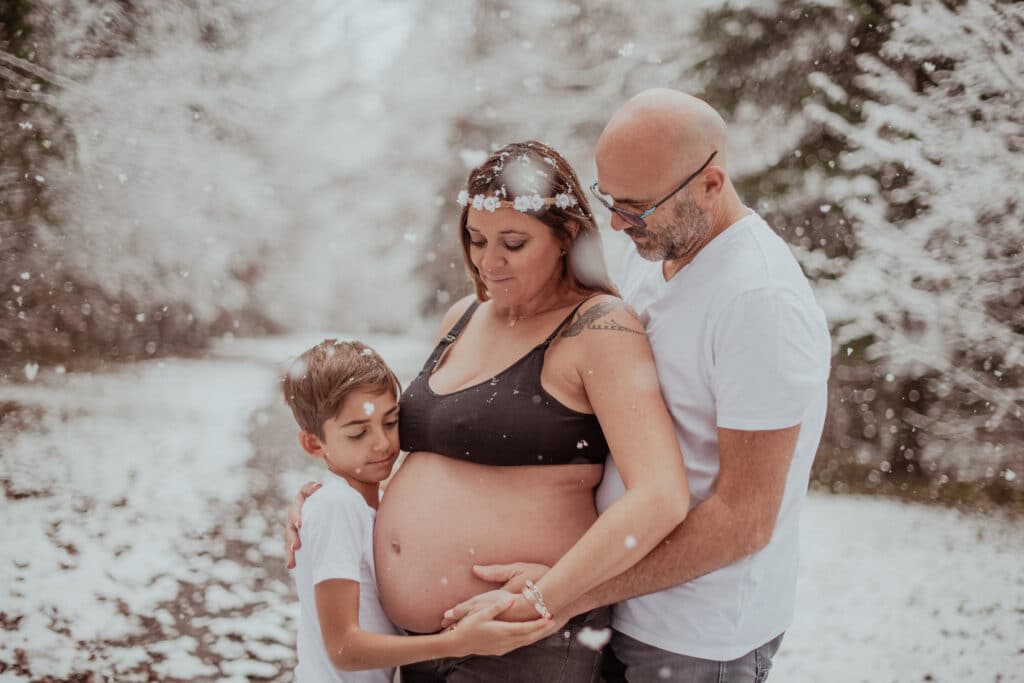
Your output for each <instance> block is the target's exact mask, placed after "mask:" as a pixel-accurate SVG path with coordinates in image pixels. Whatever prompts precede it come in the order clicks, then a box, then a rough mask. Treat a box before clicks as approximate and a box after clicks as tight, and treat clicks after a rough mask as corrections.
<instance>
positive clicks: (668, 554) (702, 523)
mask: <svg viewBox="0 0 1024 683" xmlns="http://www.w3.org/2000/svg"><path fill="white" fill-rule="evenodd" d="M754 522H755V520H752V519H751V515H750V514H749V512H747V511H741V510H737V509H735V508H732V507H730V506H729V505H728V504H727V503H726V502H725V501H724V500H723V499H722V498H720V497H719V496H717V495H715V496H712V497H711V498H708V499H707V500H706V501H704V502H703V503H701V504H700V505H698V506H697V507H695V508H694V509H693V510H691V511H690V514H689V515H687V517H686V519H685V520H683V523H682V524H680V525H679V526H677V527H676V528H675V530H673V531H672V533H671V534H669V535H668V537H667V538H666V539H665V540H664V541H662V542H661V543H659V544H658V545H657V546H656V547H655V548H654V550H652V551H651V552H650V553H648V554H647V555H646V556H645V557H644V559H642V560H640V562H639V563H637V564H636V565H634V566H633V567H632V568H630V569H628V570H626V571H625V572H623V573H622V574H619V575H618V576H616V577H614V578H612V579H609V580H608V581H606V582H604V583H603V584H601V585H600V586H598V587H597V588H594V589H593V590H591V591H590V592H589V593H587V594H586V595H584V596H583V597H581V598H580V599H579V600H577V601H576V602H575V603H573V604H572V605H571V606H570V608H569V610H568V611H569V612H571V614H574V615H575V614H579V613H582V612H586V611H588V610H591V609H594V608H596V607H600V606H602V605H611V604H614V603H616V602H620V601H622V600H625V599H627V598H633V597H636V596H638V595H645V594H647V593H654V592H657V591H660V590H664V589H666V588H670V587H672V586H677V585H679V584H681V583H686V582H687V581H692V580H693V579H696V578H697V577H699V576H703V575H704V574H707V573H709V572H712V571H714V570H716V569H719V568H721V567H724V566H726V565H730V564H732V563H734V562H737V561H739V560H741V559H742V558H744V557H746V556H747V555H750V554H752V553H754V552H756V551H758V550H759V549H760V548H761V547H763V545H764V544H763V543H762V542H760V541H759V538H760V537H759V535H758V530H757V525H756V524H755V523H754Z"/></svg>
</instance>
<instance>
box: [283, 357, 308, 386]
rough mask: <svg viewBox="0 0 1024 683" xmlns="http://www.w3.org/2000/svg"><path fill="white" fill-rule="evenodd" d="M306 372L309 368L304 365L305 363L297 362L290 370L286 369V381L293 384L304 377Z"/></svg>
mask: <svg viewBox="0 0 1024 683" xmlns="http://www.w3.org/2000/svg"><path fill="white" fill-rule="evenodd" d="M307 370H309V367H308V366H307V365H306V362H305V361H303V360H297V361H295V362H294V363H292V366H291V367H290V368H288V379H290V380H292V381H293V382H297V381H298V380H300V379H302V378H303V377H305V376H306V371H307Z"/></svg>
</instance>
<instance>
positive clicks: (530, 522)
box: [289, 142, 688, 683]
mask: <svg viewBox="0 0 1024 683" xmlns="http://www.w3.org/2000/svg"><path fill="white" fill-rule="evenodd" d="M459 199H460V203H462V204H463V211H462V216H461V220H460V226H459V237H460V239H461V241H462V248H463V254H464V256H465V261H466V267H467V269H468V271H469V274H470V277H471V278H472V280H473V282H474V284H475V287H476V293H475V295H472V296H469V297H466V298H465V299H463V300H461V301H459V302H458V303H456V304H455V305H454V306H453V307H452V308H451V310H450V311H448V313H447V315H446V316H445V318H444V321H443V322H442V325H441V330H440V332H439V335H438V338H437V340H436V347H435V349H434V351H433V352H432V353H431V355H430V357H429V358H428V359H427V362H426V364H425V365H424V367H423V369H422V371H421V372H420V374H419V375H418V376H417V377H416V378H415V379H414V380H413V381H412V382H411V383H410V385H409V386H408V388H407V389H406V391H405V393H404V394H403V396H402V400H401V403H400V406H401V408H400V411H401V412H400V417H399V430H400V437H401V445H402V449H403V450H405V451H408V452H409V455H408V457H407V458H406V460H405V462H404V464H403V465H402V466H401V468H400V469H399V471H398V473H397V474H396V475H395V478H394V480H393V481H392V482H391V484H390V485H389V486H388V489H387V495H386V496H384V499H383V501H382V503H381V505H380V510H379V512H378V514H377V521H376V527H375V533H374V555H375V561H376V567H377V577H378V578H377V580H378V583H379V588H380V596H381V601H382V604H383V606H384V609H385V611H386V612H387V614H388V616H389V617H390V618H391V620H392V621H394V623H395V624H396V625H398V626H400V627H402V628H403V629H405V630H406V631H409V632H415V633H430V632H435V631H437V630H439V629H440V627H441V619H442V614H443V612H444V611H445V610H446V609H447V608H449V607H451V606H452V605H455V604H457V603H459V602H461V601H463V600H465V599H467V598H469V597H471V596H473V595H476V594H478V593H481V592H485V591H487V590H489V589H490V588H491V586H490V585H488V584H486V583H484V582H483V581H481V580H479V579H477V578H476V577H475V576H474V575H473V572H472V567H473V566H474V565H486V564H499V563H505V562H521V561H532V562H537V563H541V564H545V565H550V566H551V570H550V571H549V572H547V574H545V575H544V576H543V578H541V579H540V580H539V581H538V582H537V583H536V584H531V585H530V588H529V589H527V590H525V591H524V592H523V595H521V596H519V597H518V598H517V602H516V603H515V604H514V605H513V606H512V607H511V608H510V609H509V610H508V611H507V612H505V613H504V614H503V615H502V618H503V619H515V620H526V619H533V618H536V616H537V615H538V614H545V613H547V612H550V613H553V614H554V615H555V617H556V618H557V617H558V614H559V612H560V610H561V609H563V608H565V607H567V606H568V605H569V604H570V603H571V602H572V601H573V600H575V599H576V598H577V597H579V596H580V595H582V594H583V593H584V592H586V591H588V590H589V589H591V588H592V587H594V586H596V585H598V584H600V583H602V582H603V581H605V580H606V579H609V578H611V577H612V576H615V575H616V574H619V573H621V572H622V571H624V570H625V569H627V568H629V567H630V566H632V565H633V564H635V563H636V562H638V561H639V560H640V559H641V558H642V557H643V556H644V555H645V554H647V552H648V551H650V550H651V549H652V548H653V547H654V546H655V545H656V544H657V543H658V541H660V540H661V539H662V538H663V537H664V536H665V535H667V534H668V532H669V531H671V530H672V529H673V528H674V527H675V526H676V525H677V524H679V522H680V521H682V519H683V517H685V515H686V511H687V508H688V493H687V485H686V474H685V470H684V468H683V465H682V458H681V456H680V453H679V446H678V443H677V441H676V438H675V433H674V429H673V426H672V421H671V419H670V417H669V414H668V412H667V410H666V408H665V405H664V402H663V400H662V397H661V390H660V386H659V384H658V380H657V374H656V371H655V367H654V362H653V360H652V357H651V351H650V347H649V345H648V342H647V338H646V336H645V334H644V332H643V329H644V327H643V325H642V324H641V323H640V322H639V321H638V320H637V319H636V316H635V314H634V313H633V312H632V311H631V310H630V309H629V308H628V307H626V306H625V305H624V304H623V303H622V302H621V301H620V300H619V299H618V298H617V297H616V296H615V289H614V286H613V285H611V283H610V281H609V280H608V276H607V273H606V271H605V267H604V261H603V258H602V257H601V253H600V245H599V241H598V240H599V237H598V233H597V226H596V223H595V222H594V219H593V216H592V214H591V211H590V207H589V205H588V204H587V201H586V198H585V197H584V195H583V193H582V192H581V189H580V184H579V181H578V179H577V177H576V174H575V172H574V171H573V170H572V168H571V167H570V166H569V165H568V163H567V162H566V161H565V160H564V159H563V158H562V157H561V155H559V154H558V153H557V152H555V151H554V150H553V149H551V148H549V147H547V146H545V145H543V144H540V143H537V142H525V143H516V144H511V145H508V146H506V147H504V148H502V149H500V150H498V151H496V152H494V153H493V154H492V155H491V156H490V157H489V158H488V159H487V160H486V161H485V162H484V163H483V164H482V165H481V166H479V167H478V168H476V169H475V170H473V172H472V173H471V174H470V177H469V181H468V184H467V188H466V190H465V191H463V192H462V193H461V194H460V197H459ZM609 454H610V455H611V457H613V458H614V459H615V462H616V465H617V466H618V468H619V470H620V472H621V474H622V478H623V480H624V482H625V484H626V487H627V493H626V494H625V495H624V496H623V497H622V498H620V499H619V500H618V501H617V502H616V503H615V504H613V505H612V506H611V507H609V508H608V509H607V510H606V511H605V512H604V514H602V515H601V516H600V517H598V516H597V513H596V511H595V508H594V488H595V487H596V486H597V484H598V483H599V482H600V480H601V476H602V473H603V464H604V461H605V458H606V457H607V456H608V455H609ZM300 500H301V499H300ZM300 504H301V503H300ZM297 514H298V510H297V509H295V510H293V511H292V517H293V518H295V519H297ZM289 539H290V540H291V541H294V542H297V538H295V537H294V535H293V533H292V530H291V528H289ZM607 623H608V611H607V608H604V609H601V610H596V611H595V612H592V613H587V614H583V615H580V616H578V617H576V618H574V619H573V620H572V621H570V622H569V623H568V624H567V625H566V627H565V629H562V630H561V631H560V632H558V633H556V634H555V635H553V636H550V637H548V638H545V639H544V640H541V641H539V642H537V643H534V644H533V645H530V646H528V647H525V648H522V649H520V650H517V651H515V652H512V653H509V654H508V655H505V656H503V657H469V658H462V659H449V660H439V661H431V662H422V663H419V664H415V665H412V666H409V667H403V669H402V677H403V678H402V680H403V681H407V682H412V683H416V682H419V681H466V680H516V681H591V680H596V676H597V664H598V658H599V654H598V653H596V652H594V651H592V650H590V649H587V648H586V647H585V646H584V645H583V644H582V643H580V642H579V641H578V640H577V638H576V637H575V635H576V633H577V632H578V631H579V630H580V629H582V628H583V627H584V626H591V627H593V628H601V627H604V626H607ZM566 631H567V632H568V633H569V637H566V636H565V633H564V632H566Z"/></svg>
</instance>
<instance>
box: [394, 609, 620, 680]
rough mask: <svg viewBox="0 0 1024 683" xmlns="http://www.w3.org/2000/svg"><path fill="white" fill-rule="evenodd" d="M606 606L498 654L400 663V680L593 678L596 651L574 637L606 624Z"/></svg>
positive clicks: (597, 660) (598, 665) (608, 619)
mask: <svg viewBox="0 0 1024 683" xmlns="http://www.w3.org/2000/svg"><path fill="white" fill-rule="evenodd" d="M610 624H611V608H609V607H601V608H599V609H596V610H593V611H592V612H587V613H586V614H581V615H579V616H577V617H574V618H573V619H571V620H570V621H569V622H568V623H567V624H566V625H565V626H563V627H562V628H561V629H559V630H558V632H557V633H554V634H552V635H550V636H548V637H547V638H543V639H542V640H538V641H537V642H536V643H534V644H532V645H527V646H526V647H522V648H519V649H518V650H513V651H512V652H509V653H508V654H505V655H502V656H501V657H482V656H477V655H473V656H470V657H445V658H443V659H434V660H430V661H426V662H417V663H415V664H409V665H407V666H403V667H402V676H401V680H402V683H442V682H444V683H471V682H472V683H476V682H480V683H485V682H490V681H495V682H500V681H506V682H508V683H513V682H514V683H598V681H600V669H601V653H600V652H595V651H594V650H591V649H589V648H587V647H585V646H584V645H583V644H581V643H580V642H579V640H578V639H577V638H576V636H577V635H579V632H580V631H581V630H582V629H583V627H584V626H587V627H590V628H592V629H604V628H608V627H609V625H610Z"/></svg>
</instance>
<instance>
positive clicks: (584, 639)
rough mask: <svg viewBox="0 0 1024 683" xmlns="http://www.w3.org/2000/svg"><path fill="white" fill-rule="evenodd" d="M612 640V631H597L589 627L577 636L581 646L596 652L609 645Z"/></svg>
mask: <svg viewBox="0 0 1024 683" xmlns="http://www.w3.org/2000/svg"><path fill="white" fill-rule="evenodd" d="M611 638H612V630H611V629H610V628H601V629H595V628H590V627H589V626H584V627H583V630H581V631H580V633H579V635H578V636H576V640H578V641H580V645H582V646H583V647H587V648H590V649H591V650H594V651H595V652H597V651H599V650H600V649H601V648H602V647H604V646H605V645H607V644H608V641H609V640H611Z"/></svg>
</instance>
